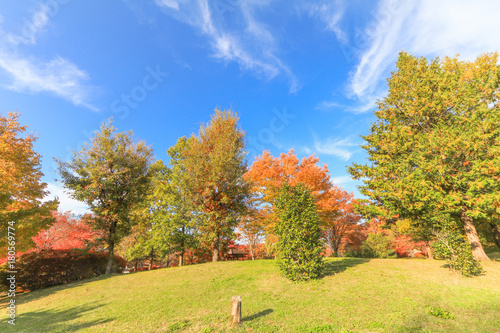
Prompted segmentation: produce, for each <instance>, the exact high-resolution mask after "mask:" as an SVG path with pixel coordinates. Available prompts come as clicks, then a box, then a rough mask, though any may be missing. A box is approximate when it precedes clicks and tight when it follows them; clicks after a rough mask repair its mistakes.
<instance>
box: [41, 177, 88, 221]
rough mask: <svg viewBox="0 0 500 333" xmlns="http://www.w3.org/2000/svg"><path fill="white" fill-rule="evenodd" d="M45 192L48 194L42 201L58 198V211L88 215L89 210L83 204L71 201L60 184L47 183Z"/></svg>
mask: <svg viewBox="0 0 500 333" xmlns="http://www.w3.org/2000/svg"><path fill="white" fill-rule="evenodd" d="M47 190H48V191H49V192H50V194H49V195H48V196H47V197H46V198H44V200H52V199H54V198H55V197H58V198H59V209H58V210H59V211H60V212H66V211H72V212H73V213H74V214H84V213H89V212H90V210H89V208H88V206H87V205H85V204H84V203H83V202H80V201H77V200H74V199H72V198H71V197H70V196H69V195H68V194H67V193H65V192H66V191H67V190H65V189H64V188H63V187H62V186H61V184H60V183H47Z"/></svg>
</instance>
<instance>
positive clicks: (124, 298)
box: [0, 256, 500, 332]
mask: <svg viewBox="0 0 500 333" xmlns="http://www.w3.org/2000/svg"><path fill="white" fill-rule="evenodd" d="M497 258H498V256H497ZM496 260H499V259H496ZM444 264H445V262H444V261H438V260H419V259H406V260H405V259H371V260H370V259H355V258H342V259H327V260H326V267H327V270H326V276H325V277H324V278H322V279H320V280H318V281H314V282H311V283H299V284H293V283H290V282H289V281H287V280H286V279H284V278H282V277H281V276H280V275H279V271H278V269H277V267H276V265H275V262H274V261H273V260H259V261H244V262H241V261H240V262H219V263H207V264H202V265H194V266H187V267H177V268H169V269H160V270H154V271H149V272H148V271H146V272H139V273H134V274H127V275H120V276H111V277H108V278H96V279H93V280H85V281H82V282H77V283H72V284H68V285H64V286H59V287H52V288H48V289H44V290H38V291H34V292H31V293H27V294H24V295H19V296H17V301H18V303H19V305H18V308H17V318H16V326H15V327H14V326H11V325H8V324H7V316H6V315H4V316H3V318H1V319H2V320H1V321H0V331H2V332H4V331H5V332H7V331H12V332H75V331H82V332H220V331H222V332H226V331H234V332H500V262H499V261H494V262H489V263H485V264H483V267H484V269H485V274H484V275H482V276H480V277H476V278H464V277H460V276H457V275H456V274H454V273H452V272H450V271H449V270H448V269H447V268H444V267H443V266H444ZM233 295H239V296H241V297H242V298H243V302H242V309H243V311H242V315H243V323H242V325H241V326H240V327H237V328H233V329H231V328H230V326H229V314H230V301H231V297H232V296H233ZM3 301H4V302H5V299H4V300H3ZM3 306H5V303H4V304H3ZM430 307H433V308H439V309H442V310H444V311H449V312H450V313H451V314H452V315H453V316H454V319H443V318H438V317H435V316H433V315H431V314H429V313H428V311H429V308H430ZM2 312H3V313H5V311H2Z"/></svg>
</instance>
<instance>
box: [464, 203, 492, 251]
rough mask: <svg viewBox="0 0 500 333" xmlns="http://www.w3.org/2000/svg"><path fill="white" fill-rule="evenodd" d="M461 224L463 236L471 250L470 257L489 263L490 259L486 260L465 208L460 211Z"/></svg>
mask: <svg viewBox="0 0 500 333" xmlns="http://www.w3.org/2000/svg"><path fill="white" fill-rule="evenodd" d="M462 222H463V224H464V228H465V234H466V235H467V239H468V240H469V244H470V246H471V248H472V255H473V256H474V259H476V260H486V261H489V260H490V258H488V256H487V255H486V253H485V252H484V249H483V246H482V245H481V241H480V240H479V236H478V235H477V231H476V227H474V224H473V223H472V217H470V216H467V210H466V209H465V208H464V209H462Z"/></svg>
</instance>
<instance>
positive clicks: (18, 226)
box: [0, 112, 58, 251]
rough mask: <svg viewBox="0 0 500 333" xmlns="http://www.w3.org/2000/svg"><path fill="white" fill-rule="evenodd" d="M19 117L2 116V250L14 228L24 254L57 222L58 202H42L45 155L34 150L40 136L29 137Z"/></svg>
mask: <svg viewBox="0 0 500 333" xmlns="http://www.w3.org/2000/svg"><path fill="white" fill-rule="evenodd" d="M19 116H20V114H19V113H17V112H16V113H9V114H8V115H7V117H4V116H2V115H0V232H1V234H2V237H0V247H5V246H7V240H8V237H7V231H8V229H9V226H10V227H12V228H14V229H15V238H16V240H17V242H16V250H17V251H23V250H26V249H28V248H30V247H31V246H33V245H34V243H33V242H32V240H31V237H32V236H35V235H36V234H37V233H38V232H39V231H40V230H41V229H44V228H45V227H47V226H48V225H50V224H52V223H53V222H54V221H55V220H54V219H53V218H52V215H51V213H50V212H51V211H52V210H56V209H57V205H58V201H57V200H51V201H46V202H42V201H41V199H43V198H44V197H45V196H46V195H47V194H48V192H47V190H46V187H47V184H46V183H44V182H42V181H41V179H42V177H43V173H42V171H41V165H40V159H41V156H40V154H38V153H36V152H35V151H34V150H33V144H34V142H35V141H36V139H37V137H36V136H35V135H25V132H26V129H27V126H21V125H20V124H19ZM9 222H10V223H9ZM9 230H10V231H12V229H9Z"/></svg>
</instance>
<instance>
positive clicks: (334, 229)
mask: <svg viewBox="0 0 500 333" xmlns="http://www.w3.org/2000/svg"><path fill="white" fill-rule="evenodd" d="M339 201H340V210H339V212H338V214H334V215H332V216H331V217H330V218H329V219H327V220H326V221H325V223H324V224H323V226H322V229H323V238H324V240H325V242H326V244H327V245H328V246H329V247H330V250H331V251H332V254H333V255H338V253H339V250H340V248H341V246H343V245H345V244H346V243H347V242H348V237H347V236H348V234H349V232H350V231H352V230H353V229H356V228H357V227H358V223H360V220H361V215H360V214H358V213H357V212H356V211H355V210H354V206H353V205H355V204H356V201H355V200H354V199H353V194H352V193H347V192H346V191H342V197H341V199H340V200H339Z"/></svg>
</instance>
